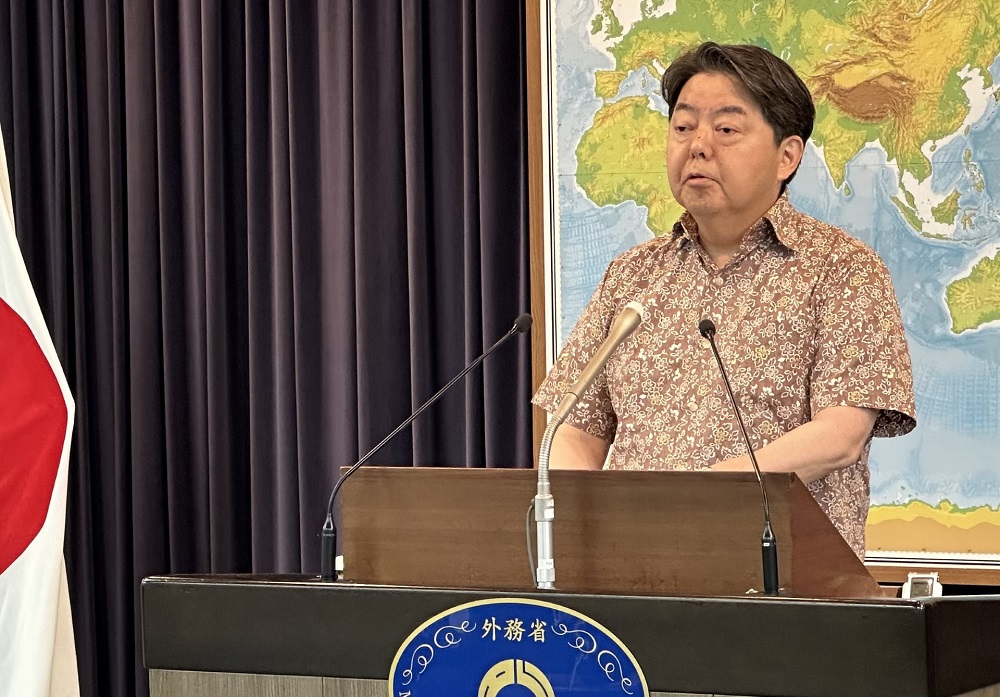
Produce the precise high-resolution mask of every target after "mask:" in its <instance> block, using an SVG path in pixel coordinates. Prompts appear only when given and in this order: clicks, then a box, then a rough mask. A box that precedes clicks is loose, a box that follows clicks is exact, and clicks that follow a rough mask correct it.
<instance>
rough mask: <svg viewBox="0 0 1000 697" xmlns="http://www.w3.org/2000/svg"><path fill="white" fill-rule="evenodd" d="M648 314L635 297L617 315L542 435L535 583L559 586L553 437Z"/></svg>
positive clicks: (537, 503) (539, 456) (537, 585)
mask: <svg viewBox="0 0 1000 697" xmlns="http://www.w3.org/2000/svg"><path fill="white" fill-rule="evenodd" d="M645 314H646V310H645V308H643V306H642V305H641V304H640V303H638V302H635V301H632V302H630V303H629V304H628V305H626V306H625V307H624V308H623V309H622V311H621V312H619V313H618V317H616V318H615V321H614V323H613V324H612V325H611V329H610V330H608V336H607V338H605V339H604V342H603V343H602V344H601V345H600V347H599V348H598V349H597V353H595V354H594V357H593V358H591V359H590V362H589V363H587V365H586V366H584V368H583V370H582V371H581V372H580V376H579V377H578V378H577V380H576V382H575V383H574V384H573V386H572V387H571V388H569V390H567V391H566V394H565V395H563V398H562V400H560V402H559V406H558V407H557V408H556V410H555V412H554V413H553V414H552V419H551V420H549V424H548V426H547V427H546V428H545V433H544V434H543V435H542V442H541V445H540V446H539V449H538V489H537V493H536V494H535V498H534V500H533V503H532V506H533V508H534V509H535V530H536V535H537V549H536V550H535V551H536V554H537V557H536V559H537V561H536V567H535V587H536V588H555V581H556V565H555V559H554V557H553V553H552V522H553V521H554V520H555V517H556V513H555V503H554V502H553V499H552V489H551V487H550V485H549V451H551V450H552V439H553V437H554V436H555V434H556V429H558V428H559V426H561V425H562V422H563V421H565V420H566V417H567V416H569V414H570V412H572V411H573V408H574V407H575V406H576V403H577V402H578V401H579V400H580V396H581V395H583V394H584V393H585V392H586V391H587V390H588V389H589V388H590V386H591V384H592V383H593V382H594V380H595V379H596V378H597V376H598V375H599V374H600V373H601V371H602V370H604V366H605V365H607V362H608V360H610V358H611V355H612V354H613V353H614V352H615V350H616V349H617V348H618V346H619V345H621V343H622V342H623V341H625V339H627V338H628V337H629V336H630V335H631V334H632V332H634V331H635V330H636V329H637V328H638V327H639V325H640V324H641V323H642V318H643V316H644V315H645Z"/></svg>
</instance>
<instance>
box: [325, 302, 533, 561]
mask: <svg viewBox="0 0 1000 697" xmlns="http://www.w3.org/2000/svg"><path fill="white" fill-rule="evenodd" d="M530 328H531V315H530V314H528V313H527V312H525V313H523V314H521V315H520V316H519V317H518V318H517V319H516V320H514V326H513V327H511V328H510V330H509V331H508V332H507V333H506V334H504V335H503V336H502V337H501V338H500V339H499V340H498V341H497V342H496V343H495V344H493V345H492V346H490V347H489V348H488V349H486V351H485V352H484V353H483V354H482V355H481V356H480V357H479V358H477V359H476V360H474V361H472V363H470V364H469V365H467V366H466V367H465V369H464V370H462V372H461V373H459V374H458V375H456V376H455V377H453V378H452V379H451V381H450V382H448V384H447V385H445V386H444V387H442V388H441V389H440V390H438V391H437V392H435V393H434V394H433V395H432V396H431V398H430V399H428V400H427V401H426V402H424V403H423V404H422V405H420V407H419V408H418V409H417V410H416V411H415V412H413V413H412V414H410V415H409V416H408V417H407V418H406V420H405V421H403V423H401V424H399V426H397V427H396V428H395V429H394V430H393V431H392V433H390V434H389V435H387V436H386V437H385V438H383V439H382V440H381V441H380V442H379V443H378V445H376V446H375V447H374V448H372V449H371V450H369V451H368V452H367V453H365V456H364V457H362V458H361V459H360V460H358V461H357V462H355V463H354V464H353V465H351V467H350V469H348V470H347V471H346V472H344V474H342V475H341V477H340V479H338V480H337V483H336V485H334V487H333V491H332V492H330V500H329V502H328V503H327V504H326V521H325V522H324V523H323V531H322V533H321V534H320V537H321V540H322V560H321V563H320V567H321V578H322V580H324V581H333V580H335V578H336V569H335V568H334V565H335V557H336V555H337V528H336V526H335V525H334V524H333V502H334V500H336V498H337V492H338V491H340V487H342V486H343V485H344V482H345V481H346V480H347V478H348V477H350V476H351V475H352V474H354V473H355V472H356V471H357V470H358V468H359V467H361V466H362V465H363V464H365V463H366V462H368V460H370V459H371V457H372V455H374V454H375V453H377V452H378V451H379V450H380V449H381V448H382V446H383V445H385V444H386V443H388V442H389V441H390V440H392V438H393V436H395V435H396V434H397V433H399V432H400V431H402V430H403V429H404V428H406V427H407V426H409V425H410V424H411V423H412V422H413V420H414V419H416V418H417V417H418V416H420V415H421V414H423V413H424V410H426V409H427V407H429V406H430V405H432V404H434V402H436V401H437V400H438V399H439V398H440V397H441V395H443V394H444V393H445V392H447V391H448V390H450V389H451V388H452V386H453V385H454V384H455V383H456V382H458V381H459V380H461V379H462V378H463V377H465V376H466V374H468V373H469V371H471V370H472V369H473V368H475V367H476V366H477V365H479V364H480V363H482V362H483V361H484V360H485V359H486V357H487V356H488V355H490V354H491V353H493V352H494V351H496V350H497V349H498V348H500V346H502V345H503V344H505V343H506V342H507V341H508V340H509V339H510V338H511V337H512V336H515V335H516V334H523V333H524V332H526V331H528V330H529V329H530Z"/></svg>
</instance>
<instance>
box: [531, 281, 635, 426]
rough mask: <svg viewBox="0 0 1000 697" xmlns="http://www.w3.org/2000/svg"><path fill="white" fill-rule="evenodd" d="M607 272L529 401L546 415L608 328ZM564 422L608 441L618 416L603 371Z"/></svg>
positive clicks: (610, 315)
mask: <svg viewBox="0 0 1000 697" xmlns="http://www.w3.org/2000/svg"><path fill="white" fill-rule="evenodd" d="M610 272H611V267H609V268H608V271H606V272H605V273H604V277H603V278H602V279H601V282H600V284H598V286H597V290H595V291H594V295H593V296H592V297H591V298H590V302H589V303H588V304H587V307H586V308H585V309H584V311H583V314H581V315H580V319H578V320H577V322H576V325H575V326H574V327H573V331H572V332H571V333H570V336H569V339H568V340H567V341H566V345H565V346H564V347H563V349H562V351H561V352H560V354H559V357H558V358H557V359H556V362H555V365H553V366H552V370H550V371H549V374H548V375H547V376H546V377H545V380H543V381H542V384H541V385H540V386H539V388H538V391H537V392H536V393H535V396H534V397H533V398H532V400H531V401H532V403H533V404H535V405H536V406H539V407H541V408H542V409H545V411H547V412H549V413H550V414H551V413H553V412H554V411H555V410H556V409H557V408H558V406H559V402H560V401H561V400H562V397H563V395H564V394H565V393H566V390H568V389H569V388H570V387H572V386H573V383H575V382H576V380H577V378H579V377H580V373H581V372H583V369H584V367H586V365H587V363H589V362H590V359H591V358H593V356H594V354H595V353H597V349H598V348H600V346H601V343H603V341H604V339H605V338H606V337H607V335H608V331H609V330H610V328H611V322H612V320H613V319H614V314H615V304H614V300H613V298H611V297H610V293H609V292H608V276H609V274H610ZM565 423H568V424H570V425H571V426H574V427H576V428H578V429H580V430H581V431H585V432H587V433H589V434H590V435H592V436H597V437H598V438H601V439H602V440H605V441H608V442H609V443H610V442H611V441H613V440H614V437H615V431H616V430H617V426H618V419H617V417H616V416H615V411H614V408H613V406H612V403H611V392H610V390H609V387H608V380H607V375H606V374H605V372H604V371H602V372H601V373H600V375H598V376H597V379H595V380H594V382H593V384H591V386H590V388H589V389H588V390H587V391H586V392H584V393H583V394H582V395H581V396H580V400H579V401H578V402H577V405H576V408H575V409H574V410H573V411H572V412H570V414H569V416H567V417H566V421H565Z"/></svg>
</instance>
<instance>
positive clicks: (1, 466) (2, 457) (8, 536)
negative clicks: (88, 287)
mask: <svg viewBox="0 0 1000 697" xmlns="http://www.w3.org/2000/svg"><path fill="white" fill-rule="evenodd" d="M67 418H68V414H67V409H66V399H65V397H63V393H62V389H60V387H59V381H58V380H57V379H56V375H55V373H53V372H52V367H51V366H50V365H49V361H48V359H46V358H45V354H44V353H42V349H41V347H40V346H39V345H38V342H37V341H36V340H35V335H34V334H33V333H32V331H31V328H30V327H29V326H28V325H27V324H26V323H25V322H24V320H23V319H22V318H21V316H20V315H18V314H17V313H16V312H14V310H13V309H11V307H10V305H8V304H7V303H5V302H4V301H3V300H2V299H0V573H3V572H4V571H6V570H7V568H8V567H9V566H10V565H11V564H12V563H13V562H14V560H15V559H17V558H18V557H19V556H21V553H22V552H24V550H25V549H27V547H28V545H29V544H30V543H31V541H32V540H33V539H35V536H36V535H38V531H39V530H41V529H42V524H44V523H45V516H46V515H47V514H48V510H49V501H50V500H51V499H52V489H53V487H54V485H55V481H56V473H57V472H58V471H59V462H60V461H61V459H62V451H63V442H64V441H65V438H66V425H67Z"/></svg>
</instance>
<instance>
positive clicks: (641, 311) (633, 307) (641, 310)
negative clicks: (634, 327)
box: [624, 300, 646, 324]
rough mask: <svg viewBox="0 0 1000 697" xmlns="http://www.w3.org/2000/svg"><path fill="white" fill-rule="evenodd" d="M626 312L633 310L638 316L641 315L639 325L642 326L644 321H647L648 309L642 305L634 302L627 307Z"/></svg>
mask: <svg viewBox="0 0 1000 697" xmlns="http://www.w3.org/2000/svg"><path fill="white" fill-rule="evenodd" d="M624 309H625V310H633V311H634V312H635V313H636V314H637V315H639V323H640V324H641V323H642V322H643V320H645V319H646V308H645V307H643V306H642V303H641V302H639V301H637V300H633V301H632V302H630V303H629V304H628V305H626V306H625V308H624Z"/></svg>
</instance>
